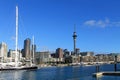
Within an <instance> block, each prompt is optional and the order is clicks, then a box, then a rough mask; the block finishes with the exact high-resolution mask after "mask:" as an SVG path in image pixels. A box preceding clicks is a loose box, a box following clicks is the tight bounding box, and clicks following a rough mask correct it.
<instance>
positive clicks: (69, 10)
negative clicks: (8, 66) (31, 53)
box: [0, 0, 120, 52]
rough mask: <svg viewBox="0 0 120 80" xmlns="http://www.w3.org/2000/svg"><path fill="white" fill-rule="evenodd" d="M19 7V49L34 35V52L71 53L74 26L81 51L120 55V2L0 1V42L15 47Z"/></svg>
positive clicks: (83, 0)
mask: <svg viewBox="0 0 120 80" xmlns="http://www.w3.org/2000/svg"><path fill="white" fill-rule="evenodd" d="M16 5H18V7H19V48H20V49H22V48H23V42H24V40H25V39H26V38H31V39H32V36H33V35H34V37H35V44H36V45H37V50H39V51H42V50H44V49H45V50H50V51H54V50H55V49H56V48H58V47H60V48H63V49H65V48H67V49H68V50H70V51H71V50H73V38H72V35H73V31H74V24H76V32H77V35H78V37H77V47H78V48H80V50H81V51H94V52H120V35H119V34H120V10H119V9H120V0H0V28H1V29H0V42H5V43H7V45H8V49H14V47H15V40H14V37H15V9H16V8H15V7H16Z"/></svg>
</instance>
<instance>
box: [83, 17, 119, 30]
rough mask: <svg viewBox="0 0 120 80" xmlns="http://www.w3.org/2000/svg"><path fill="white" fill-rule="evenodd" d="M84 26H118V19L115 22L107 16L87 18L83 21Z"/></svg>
mask: <svg viewBox="0 0 120 80" xmlns="http://www.w3.org/2000/svg"><path fill="white" fill-rule="evenodd" d="M83 24H84V25H85V26H90V27H102V28H104V27H119V26H120V21H117V22H111V21H110V20H109V19H108V18H106V19H105V20H98V21H97V20H88V21H85V22H84V23H83Z"/></svg>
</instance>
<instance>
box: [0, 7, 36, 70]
mask: <svg viewBox="0 0 120 80" xmlns="http://www.w3.org/2000/svg"><path fill="white" fill-rule="evenodd" d="M15 46H16V47H15V62H12V64H11V63H10V64H11V66H6V65H5V66H3V67H1V68H0V71H4V70H31V69H38V67H37V66H36V65H32V63H31V65H30V66H22V65H19V64H20V62H19V60H18V6H16V43H15ZM31 62H32V61H31ZM6 64H9V63H6Z"/></svg>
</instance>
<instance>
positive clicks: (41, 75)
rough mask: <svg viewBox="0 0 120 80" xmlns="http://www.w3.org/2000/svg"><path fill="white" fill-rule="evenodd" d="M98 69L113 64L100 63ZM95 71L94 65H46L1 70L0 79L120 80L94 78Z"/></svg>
mask: <svg viewBox="0 0 120 80" xmlns="http://www.w3.org/2000/svg"><path fill="white" fill-rule="evenodd" d="M119 66H120V65H119V64H118V65H117V67H118V68H119ZM100 71H114V65H113V64H106V65H101V66H100ZM95 72H96V67H95V66H66V67H48V68H41V69H38V70H29V71H24V70H18V71H1V72H0V80H120V76H102V77H99V78H95V77H93V76H92V74H93V73H95Z"/></svg>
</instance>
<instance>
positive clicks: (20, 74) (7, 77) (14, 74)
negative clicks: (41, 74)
mask: <svg viewBox="0 0 120 80" xmlns="http://www.w3.org/2000/svg"><path fill="white" fill-rule="evenodd" d="M0 80H36V77H35V72H34V71H24V70H18V71H1V72H0Z"/></svg>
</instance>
